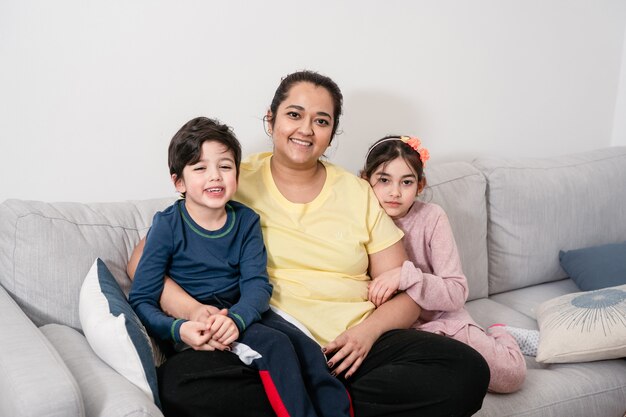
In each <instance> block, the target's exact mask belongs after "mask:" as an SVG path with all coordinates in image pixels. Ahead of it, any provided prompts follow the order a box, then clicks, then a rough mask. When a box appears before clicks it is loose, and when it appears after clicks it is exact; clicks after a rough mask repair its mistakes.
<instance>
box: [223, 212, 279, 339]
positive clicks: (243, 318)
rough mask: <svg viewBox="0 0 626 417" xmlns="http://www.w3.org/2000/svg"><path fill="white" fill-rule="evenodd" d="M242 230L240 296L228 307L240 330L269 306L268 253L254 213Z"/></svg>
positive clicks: (270, 290) (258, 318)
mask: <svg viewBox="0 0 626 417" xmlns="http://www.w3.org/2000/svg"><path fill="white" fill-rule="evenodd" d="M240 233H245V236H244V238H243V244H242V248H241V259H240V262H239V272H240V275H241V276H240V281H239V289H240V293H241V295H240V297H239V301H238V302H237V303H235V304H234V305H233V306H232V307H231V308H230V309H229V311H228V316H229V317H231V318H232V319H233V321H234V322H235V324H236V325H237V328H238V329H239V332H240V333H241V332H243V331H245V329H246V328H247V327H248V326H249V325H250V324H252V323H254V322H256V321H258V320H260V319H261V314H263V313H264V312H265V311H267V310H268V309H269V301H270V297H271V296H272V285H271V284H270V283H269V278H268V276H267V253H266V251H265V245H264V243H263V234H262V232H261V223H260V220H259V216H258V215H256V213H255V214H254V218H253V220H252V222H250V225H249V227H247V228H242V229H241V230H240Z"/></svg>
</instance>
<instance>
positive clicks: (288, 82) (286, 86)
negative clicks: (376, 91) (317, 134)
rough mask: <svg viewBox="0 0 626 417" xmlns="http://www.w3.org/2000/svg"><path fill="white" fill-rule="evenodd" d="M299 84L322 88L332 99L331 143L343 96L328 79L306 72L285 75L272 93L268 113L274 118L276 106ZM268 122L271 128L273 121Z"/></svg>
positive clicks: (337, 87) (337, 124)
mask: <svg viewBox="0 0 626 417" xmlns="http://www.w3.org/2000/svg"><path fill="white" fill-rule="evenodd" d="M299 83H311V84H313V85H314V86H316V87H322V88H324V89H326V91H328V93H329V94H330V96H331V98H332V99H333V107H334V114H333V131H332V133H331V135H330V140H331V141H332V139H333V137H334V136H335V133H336V132H337V127H338V126H339V118H340V117H341V112H342V107H343V95H342V94H341V90H340V89H339V86H338V85H337V83H335V82H334V81H333V80H332V79H331V78H330V77H327V76H325V75H322V74H319V73H317V72H315V71H308V70H304V71H298V72H294V73H292V74H289V75H287V76H286V77H285V78H283V79H282V80H281V81H280V84H279V85H278V88H277V89H276V92H275V93H274V98H273V99H272V104H270V111H271V112H272V115H274V117H276V112H277V111H278V106H280V104H281V103H282V102H283V101H285V99H286V98H287V95H288V94H289V90H291V87H293V86H294V85H295V84H299ZM268 122H269V124H270V125H271V126H273V125H274V120H273V119H269V120H268Z"/></svg>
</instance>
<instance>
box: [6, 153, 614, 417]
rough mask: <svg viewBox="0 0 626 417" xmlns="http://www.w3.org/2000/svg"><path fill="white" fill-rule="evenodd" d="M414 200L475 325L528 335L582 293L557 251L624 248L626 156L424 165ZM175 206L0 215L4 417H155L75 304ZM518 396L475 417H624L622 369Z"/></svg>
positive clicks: (602, 369)
mask: <svg viewBox="0 0 626 417" xmlns="http://www.w3.org/2000/svg"><path fill="white" fill-rule="evenodd" d="M426 174H427V177H428V181H429V185H430V187H429V188H428V190H427V192H426V193H425V194H424V195H423V197H422V198H423V199H425V200H428V201H433V202H436V203H438V204H440V205H442V206H443V207H444V208H445V210H446V211H447V213H448V215H449V217H450V221H451V224H452V227H453V229H454V232H455V237H456V240H457V244H458V246H459V250H460V252H461V257H462V261H463V265H464V270H465V273H466V275H467V277H468V279H469V282H470V301H469V303H468V309H469V310H470V311H471V313H472V314H473V316H474V318H475V319H476V320H477V321H478V322H479V323H480V324H481V325H483V326H488V325H490V324H493V323H495V322H504V323H508V324H510V325H514V326H519V327H528V328H537V322H536V321H535V308H536V307H537V306H538V305H539V304H540V303H541V302H543V301H545V300H547V299H550V298H553V297H556V296H559V295H562V294H567V293H572V292H577V291H579V290H578V288H577V287H576V285H575V284H574V283H573V282H572V281H571V280H570V279H568V278H567V276H566V274H565V272H564V271H563V270H562V269H561V268H560V266H559V261H558V252H559V250H561V249H573V248H581V247H587V246H592V245H597V244H602V243H613V242H621V241H624V240H626V208H625V207H626V148H623V147H613V148H607V149H601V150H597V151H593V152H587V153H584V154H578V155H570V156H562V157H554V158H543V159H515V160H510V159H509V160H500V159H480V160H477V161H474V162H473V163H466V162H451V163H442V164H438V165H437V164H432V165H431V166H429V167H428V169H427V172H426ZM171 201H172V199H157V200H147V201H132V202H122V203H100V204H79V203H44V202H36V201H21V200H7V201H5V202H4V203H2V204H1V205H0V284H1V287H0V316H1V317H2V318H3V325H2V326H1V327H0V336H1V339H2V343H1V344H0V416H11V417H13V416H37V417H43V416H59V417H69V416H83V415H86V416H89V417H95V416H160V415H161V413H160V411H159V409H158V408H157V407H156V406H155V405H154V404H152V402H151V401H150V400H149V399H148V398H147V397H146V395H145V394H143V393H142V392H141V391H140V390H138V389H137V388H136V387H135V386H134V385H133V384H131V383H130V382H128V381H127V380H126V379H125V378H124V377H122V376H121V375H119V374H117V373H116V372H115V371H113V369H111V368H110V367H108V366H107V365H106V364H105V363H104V362H102V361H101V360H100V359H99V358H98V356H96V355H95V354H94V352H93V351H92V350H91V348H90V346H89V344H88V343H87V341H86V339H85V338H84V336H83V335H82V333H81V325H80V321H79V314H78V298H79V291H80V287H81V283H82V281H83V279H84V277H85V275H86V274H87V272H88V270H89V268H90V267H91V265H92V263H93V262H94V259H95V258H96V257H99V258H101V259H103V260H104V262H105V263H106V264H107V266H108V267H109V268H110V270H111V272H112V273H113V275H114V276H115V278H116V280H117V281H118V282H119V283H120V285H121V287H122V289H123V290H124V291H126V293H127V292H128V289H129V284H130V282H129V279H128V277H127V276H126V273H125V265H126V261H127V259H128V257H129V254H130V252H131V250H132V248H133V247H134V245H135V244H136V243H137V242H138V240H139V239H140V238H141V237H142V236H143V235H145V233H146V231H147V228H148V227H149V225H150V222H151V219H152V215H153V213H154V212H155V211H156V210H159V209H161V208H163V207H165V206H166V205H167V204H169V203H170V202H171ZM527 364H528V377H527V380H526V382H525V383H524V386H523V388H522V389H521V390H520V391H519V392H517V393H515V394H509V395H495V394H488V395H487V397H486V398H485V401H484V405H483V408H482V410H481V411H480V412H479V413H478V415H480V416H497V417H501V416H568V417H575V416H578V417H590V416H602V417H621V416H623V415H624V412H625V411H626V360H624V359H614V360H606V361H597V362H588V363H577V364H558V365H557V364H553V365H546V364H539V363H537V362H536V361H535V360H534V359H533V358H528V359H527Z"/></svg>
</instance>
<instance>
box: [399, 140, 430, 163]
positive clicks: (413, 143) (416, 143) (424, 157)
mask: <svg viewBox="0 0 626 417" xmlns="http://www.w3.org/2000/svg"><path fill="white" fill-rule="evenodd" d="M400 140H401V141H402V142H404V143H406V144H407V145H409V146H410V147H411V148H413V150H414V151H415V152H417V153H418V154H419V157H420V160H421V161H422V165H423V166H426V161H428V160H429V159H430V152H428V149H426V148H424V147H422V141H420V140H419V139H418V138H416V137H415V136H400Z"/></svg>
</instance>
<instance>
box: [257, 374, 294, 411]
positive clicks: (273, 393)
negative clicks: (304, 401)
mask: <svg viewBox="0 0 626 417" xmlns="http://www.w3.org/2000/svg"><path fill="white" fill-rule="evenodd" d="M259 375H260V376H261V382H262V383H263V388H264V389H265V393H266V394H267V399H268V400H270V404H271V406H272V408H273V409H274V412H275V413H276V416H277V417H289V413H288V412H287V409H286V408H285V404H284V403H283V400H282V398H280V395H279V394H278V390H277V389H276V385H274V381H272V377H271V376H270V373H269V372H268V371H259Z"/></svg>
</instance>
